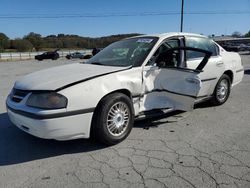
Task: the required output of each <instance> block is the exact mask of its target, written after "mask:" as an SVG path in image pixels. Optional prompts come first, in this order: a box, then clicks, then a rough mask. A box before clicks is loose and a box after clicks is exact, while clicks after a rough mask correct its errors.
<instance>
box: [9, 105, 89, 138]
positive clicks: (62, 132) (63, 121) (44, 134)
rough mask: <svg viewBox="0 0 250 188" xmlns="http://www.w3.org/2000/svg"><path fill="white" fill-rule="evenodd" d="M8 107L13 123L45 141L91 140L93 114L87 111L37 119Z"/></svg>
mask: <svg viewBox="0 0 250 188" xmlns="http://www.w3.org/2000/svg"><path fill="white" fill-rule="evenodd" d="M6 106H7V112H8V116H9V118H10V120H11V122H12V123H13V124H14V125H16V126H17V127H18V128H20V129H21V130H23V131H25V132H27V133H29V134H31V135H33V136H36V137H39V138H45V139H55V140H72V139H78V138H89V136H90V127H91V120H92V116H93V112H89V111H87V112H86V113H82V114H73V115H65V116H60V117H56V116H55V117H56V118H53V114H51V115H50V116H48V115H47V116H44V117H45V118H40V119H39V118H37V117H39V116H37V117H36V116H35V115H34V118H32V117H31V116H25V112H24V111H23V113H20V112H22V111H21V110H18V111H17V110H15V109H14V108H13V106H11V107H10V106H8V104H6Z"/></svg>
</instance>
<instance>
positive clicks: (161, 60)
mask: <svg viewBox="0 0 250 188" xmlns="http://www.w3.org/2000/svg"><path fill="white" fill-rule="evenodd" d="M179 46H180V41H179V40H178V39H168V40H166V41H164V42H163V43H162V44H161V45H160V47H159V48H158V49H157V50H156V51H155V53H154V55H153V57H152V58H151V60H150V61H149V62H148V64H147V65H152V64H154V63H156V64H157V65H158V66H160V67H177V65H178V63H179V59H180V53H179V51H176V52H175V53H173V52H171V53H169V52H168V50H170V49H171V48H177V47H179Z"/></svg>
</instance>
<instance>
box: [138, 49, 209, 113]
mask: <svg viewBox="0 0 250 188" xmlns="http://www.w3.org/2000/svg"><path fill="white" fill-rule="evenodd" d="M183 50H184V51H186V50H190V51H198V52H201V53H204V58H203V59H202V60H201V62H200V64H199V65H198V67H197V68H196V69H195V70H193V69H187V68H186V67H183V64H185V62H184V63H183V62H182V63H180V62H178V59H177V58H176V57H179V53H180V51H183ZM182 54H183V53H182ZM184 54H185V53H184ZM210 56H211V52H208V51H205V50H201V49H196V48H189V47H179V48H172V49H170V50H167V51H166V52H163V53H161V54H159V55H158V56H157V57H156V58H155V59H156V60H155V63H154V65H152V66H145V67H144V71H143V80H144V82H143V83H144V91H143V93H142V96H143V97H142V98H141V109H140V111H148V110H153V109H168V108H170V109H175V110H184V111H188V110H191V109H193V105H194V102H195V99H196V97H197V95H198V93H199V91H200V88H201V84H202V83H201V79H200V78H199V74H200V72H202V69H203V68H204V67H205V65H206V63H207V62H208V59H209V58H210ZM183 59H185V58H183Z"/></svg>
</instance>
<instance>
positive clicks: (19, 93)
mask: <svg viewBox="0 0 250 188" xmlns="http://www.w3.org/2000/svg"><path fill="white" fill-rule="evenodd" d="M29 92H30V91H25V90H20V89H13V91H12V95H11V100H12V101H14V102H16V103H19V102H21V101H22V100H23V98H24V97H26V95H28V93H29Z"/></svg>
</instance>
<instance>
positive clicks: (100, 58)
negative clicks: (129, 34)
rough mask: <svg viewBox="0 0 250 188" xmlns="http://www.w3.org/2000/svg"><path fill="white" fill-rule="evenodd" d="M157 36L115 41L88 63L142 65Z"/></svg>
mask: <svg viewBox="0 0 250 188" xmlns="http://www.w3.org/2000/svg"><path fill="white" fill-rule="evenodd" d="M157 40H158V38H157V37H136V38H130V39H125V40H122V41H118V42H115V43H113V44H111V45H109V46H108V47H106V48H104V49H103V50H101V51H100V52H99V53H97V54H96V55H95V56H94V57H92V58H91V59H90V60H89V61H88V62H86V63H87V64H96V65H106V66H134V67H136V66H141V65H142V63H143V61H144V60H145V58H146V57H147V55H148V54H149V52H150V50H151V49H152V48H153V46H154V45H155V43H156V42H157Z"/></svg>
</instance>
